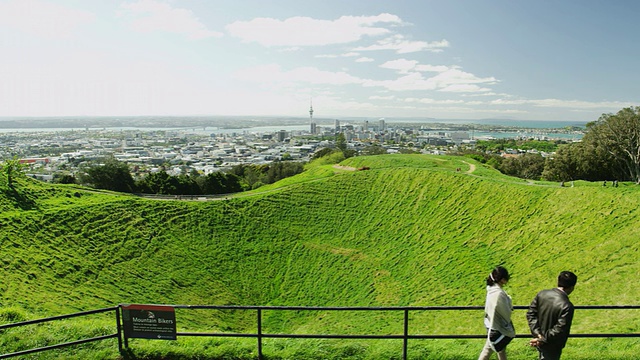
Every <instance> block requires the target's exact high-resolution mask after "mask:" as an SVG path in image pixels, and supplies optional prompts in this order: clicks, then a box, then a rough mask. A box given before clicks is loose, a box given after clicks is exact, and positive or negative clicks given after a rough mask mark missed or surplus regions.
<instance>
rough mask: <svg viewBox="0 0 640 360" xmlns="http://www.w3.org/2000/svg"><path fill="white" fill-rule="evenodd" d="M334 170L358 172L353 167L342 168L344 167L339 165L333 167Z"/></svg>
mask: <svg viewBox="0 0 640 360" xmlns="http://www.w3.org/2000/svg"><path fill="white" fill-rule="evenodd" d="M333 168H334V169H340V170H348V171H356V170H358V169H356V168H354V167H351V166H342V165H339V164H335V165H333Z"/></svg>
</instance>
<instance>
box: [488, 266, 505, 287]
mask: <svg viewBox="0 0 640 360" xmlns="http://www.w3.org/2000/svg"><path fill="white" fill-rule="evenodd" d="M502 279H505V280H507V281H509V271H507V269H505V268H504V267H502V266H496V267H495V269H493V271H491V274H489V276H488V277H487V285H488V286H491V285H494V284H497V283H498V282H499V281H500V280H502Z"/></svg>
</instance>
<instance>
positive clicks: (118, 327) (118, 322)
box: [115, 305, 123, 355]
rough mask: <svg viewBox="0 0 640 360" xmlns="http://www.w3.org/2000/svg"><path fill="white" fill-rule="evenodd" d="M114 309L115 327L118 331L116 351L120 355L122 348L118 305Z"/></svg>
mask: <svg viewBox="0 0 640 360" xmlns="http://www.w3.org/2000/svg"><path fill="white" fill-rule="evenodd" d="M115 309H116V329H117V331H118V351H119V352H120V355H123V350H122V326H121V325H120V305H118V306H116V307H115Z"/></svg>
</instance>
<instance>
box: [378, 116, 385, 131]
mask: <svg viewBox="0 0 640 360" xmlns="http://www.w3.org/2000/svg"><path fill="white" fill-rule="evenodd" d="M378 127H379V128H380V130H379V131H380V132H382V131H385V130H386V128H385V124H384V119H380V120H378Z"/></svg>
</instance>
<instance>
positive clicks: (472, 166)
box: [463, 161, 476, 174]
mask: <svg viewBox="0 0 640 360" xmlns="http://www.w3.org/2000/svg"><path fill="white" fill-rule="evenodd" d="M463 163H465V164H467V165H469V170H467V174H471V173H472V172H474V171H476V165H475V164H472V163H468V162H466V161H463Z"/></svg>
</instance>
